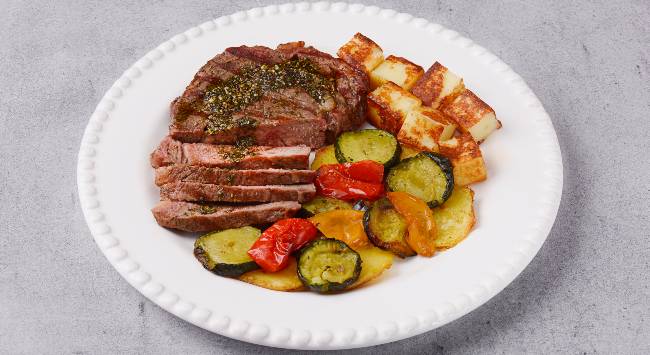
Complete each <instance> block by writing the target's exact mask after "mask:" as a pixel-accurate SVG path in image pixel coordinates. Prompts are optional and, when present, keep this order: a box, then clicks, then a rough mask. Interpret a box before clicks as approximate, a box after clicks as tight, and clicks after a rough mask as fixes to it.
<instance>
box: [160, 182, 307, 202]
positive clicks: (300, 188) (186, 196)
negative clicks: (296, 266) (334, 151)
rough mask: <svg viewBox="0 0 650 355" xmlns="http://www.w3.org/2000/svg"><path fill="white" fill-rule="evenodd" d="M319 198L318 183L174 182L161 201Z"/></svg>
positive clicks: (163, 191) (162, 192) (163, 190)
mask: <svg viewBox="0 0 650 355" xmlns="http://www.w3.org/2000/svg"><path fill="white" fill-rule="evenodd" d="M315 195H316V187H315V186H314V184H300V185H266V186H241V185H237V186H228V185H214V184H202V183H198V182H173V183H170V184H165V185H163V186H161V187H160V198H161V199H163V200H175V201H198V202H204V201H213V202H238V203H251V202H275V201H298V202H301V203H302V202H307V201H310V200H312V199H313V198H314V196H315Z"/></svg>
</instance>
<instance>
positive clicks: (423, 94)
mask: <svg viewBox="0 0 650 355" xmlns="http://www.w3.org/2000/svg"><path fill="white" fill-rule="evenodd" d="M464 88H465V85H464V84H463V79H462V78H461V77H460V76H458V75H456V74H455V73H454V72H452V71H451V70H449V69H447V68H446V67H445V66H444V65H442V64H440V63H438V62H435V63H433V65H432V66H431V68H429V69H428V70H427V72H426V73H424V75H423V76H422V77H421V78H420V79H419V80H418V81H417V82H416V83H415V86H413V88H412V90H411V92H413V95H415V96H417V97H419V98H420V100H422V103H424V104H425V105H427V106H431V107H433V108H438V107H440V105H441V103H442V102H444V101H445V100H449V99H453V97H455V95H457V94H459V93H460V92H461V91H462V90H463V89H464Z"/></svg>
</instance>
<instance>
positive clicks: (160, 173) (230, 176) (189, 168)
mask: <svg viewBox="0 0 650 355" xmlns="http://www.w3.org/2000/svg"><path fill="white" fill-rule="evenodd" d="M315 177H316V172H315V171H313V170H285V169H258V170H232V169H222V168H210V167H205V166H196V165H186V164H179V165H169V166H163V167H160V168H158V169H156V179H155V181H156V185H158V186H162V185H165V184H169V183H172V182H178V181H182V182H199V183H203V184H217V185H248V186H262V185H294V184H307V183H311V182H313V181H314V178H315Z"/></svg>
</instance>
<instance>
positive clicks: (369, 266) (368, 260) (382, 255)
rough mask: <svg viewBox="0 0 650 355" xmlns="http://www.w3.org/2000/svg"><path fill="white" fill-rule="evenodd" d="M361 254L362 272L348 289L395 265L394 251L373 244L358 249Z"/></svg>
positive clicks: (366, 281)
mask: <svg viewBox="0 0 650 355" xmlns="http://www.w3.org/2000/svg"><path fill="white" fill-rule="evenodd" d="M356 252H357V253H359V255H360V256H361V265H362V266H361V273H360V274H359V278H358V279H357V281H355V282H354V283H353V284H352V285H350V287H348V290H350V289H353V288H357V287H359V286H362V285H365V284H366V283H368V282H370V281H372V280H374V279H376V278H378V277H379V276H381V274H383V273H384V271H386V270H388V269H390V267H391V266H393V258H394V256H393V253H391V252H389V251H386V250H381V249H379V248H377V247H374V246H371V247H368V248H362V249H359V250H357V251H356Z"/></svg>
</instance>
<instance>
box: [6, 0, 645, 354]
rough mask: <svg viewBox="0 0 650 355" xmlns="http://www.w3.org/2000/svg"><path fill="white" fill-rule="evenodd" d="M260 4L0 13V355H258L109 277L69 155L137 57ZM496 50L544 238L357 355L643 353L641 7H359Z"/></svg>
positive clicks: (111, 5)
mask: <svg viewBox="0 0 650 355" xmlns="http://www.w3.org/2000/svg"><path fill="white" fill-rule="evenodd" d="M267 3H268V2H266V1H238V2H236V3H231V2H218V1H183V2H177V3H175V2H171V1H138V2H130V3H126V2H118V1H106V0H104V1H56V2H54V1H51V2H50V1H41V2H29V1H13V0H2V2H1V4H0V97H1V99H0V133H1V134H2V135H1V137H2V138H1V139H0V156H1V160H0V161H1V162H0V182H1V185H0V186H1V188H0V206H1V207H0V353H3V354H65V353H73V354H117V353H125V354H140V353H152V354H168V353H182V354H207V353H210V354H249V353H267V352H268V353H276V352H280V351H281V350H277V349H272V348H265V347H260V346H255V345H250V344H246V343H242V342H239V341H235V340H231V339H228V338H225V337H222V336H218V335H215V334H212V333H209V332H207V331H205V330H202V329H200V328H197V327H195V326H193V325H190V324H188V323H185V322H184V321H181V320H180V319H178V318H176V317H175V316H173V315H171V314H169V313H167V312H165V311H163V310H162V309H160V308H158V307H157V306H155V305H154V304H152V303H150V302H149V301H148V300H147V299H145V298H144V297H143V296H142V295H140V294H139V293H138V292H137V291H136V290H135V289H133V288H131V287H130V286H129V285H128V284H127V283H126V282H125V281H124V280H122V278H121V277H120V276H119V275H118V273H117V272H116V271H115V270H113V268H112V267H111V266H110V265H109V263H108V261H106V260H105V259H104V257H103V255H102V254H101V253H100V251H99V249H98V248H97V247H96V246H95V244H94V242H93V240H92V238H91V236H90V233H89V231H88V228H87V227H86V224H85V223H84V221H83V217H82V213H81V209H80V208H79V205H78V198H77V193H76V184H75V168H76V155H77V150H78V147H79V143H80V140H81V135H82V132H83V129H84V127H85V125H86V123H87V121H88V117H89V116H90V114H91V113H92V111H93V110H94V107H95V105H96V104H97V102H98V101H99V99H100V98H101V96H102V95H103V94H104V92H105V91H106V90H107V89H108V88H109V87H110V85H111V84H112V83H113V81H114V80H115V79H117V78H118V77H119V76H120V74H121V73H122V72H123V71H124V70H125V69H126V68H128V67H129V66H130V65H131V64H132V63H133V62H135V61H136V60H137V59H138V58H140V57H141V56H142V55H144V54H145V53H146V52H147V51H148V50H150V49H151V48H154V47H155V46H157V45H158V44H159V43H161V42H162V41H164V40H167V39H168V38H170V37H171V36H172V35H174V34H176V33H179V32H181V31H184V30H186V29H187V28H189V27H192V26H194V25H197V24H199V23H202V22H204V21H206V20H209V19H212V18H215V17H218V16H221V15H225V14H229V13H232V12H235V11H238V10H242V9H247V8H250V7H255V6H261V5H266V4H267ZM369 3H373V4H376V5H378V6H380V7H387V8H394V9H396V10H398V11H404V12H410V13H413V14H416V15H418V16H421V17H425V18H427V19H429V20H431V21H433V22H438V23H441V24H443V25H445V26H447V27H449V28H452V29H455V30H457V31H459V32H460V33H462V34H463V35H466V36H468V37H470V38H472V39H473V40H474V41H476V42H477V43H479V44H481V45H482V46H485V47H486V48H488V49H490V50H491V51H493V52H494V53H495V54H497V55H498V56H499V57H501V58H502V59H503V60H504V61H505V62H506V63H508V64H510V65H511V66H512V68H513V69H514V70H515V71H516V72H517V73H519V74H520V75H521V76H523V78H524V79H525V80H526V81H527V82H528V84H529V85H530V87H531V88H532V89H533V91H535V92H536V93H537V95H538V96H539V98H540V99H541V101H542V102H543V103H544V106H545V107H546V109H547V111H548V113H549V114H550V116H551V117H552V119H553V123H554V125H555V128H556V130H557V132H558V137H559V140H560V145H561V148H562V153H563V157H564V167H565V172H564V174H565V180H564V194H563V196H562V204H561V206H560V210H559V214H558V217H557V221H556V222H555V226H554V227H553V230H552V232H551V235H550V236H549V238H548V240H547V242H546V244H544V246H543V247H542V249H541V251H540V252H539V254H538V255H537V257H536V258H535V259H534V260H533V262H532V263H531V264H530V266H528V268H527V269H526V270H525V271H524V272H523V273H522V274H521V275H520V276H519V277H518V278H517V279H516V280H515V281H514V282H513V283H512V284H511V285H510V286H508V287H507V288H506V289H505V290H504V291H503V292H501V293H500V294H499V295H498V296H496V297H495V298H493V299H492V300H491V301H489V302H488V303H487V304H486V305H484V306H482V307H480V308H479V309H478V310H476V311H474V312H472V313H471V314H469V315H466V316H465V317H463V318H461V319H460V320H457V321H455V322H453V323H451V324H449V325H447V326H444V327H442V328H440V329H437V330H434V331H431V332H429V333H426V334H423V335H420V336H417V337H415V338H411V339H408V340H404V341H401V342H397V343H392V344H388V345H383V346H377V347H373V348H367V349H362V350H360V351H359V350H356V351H353V352H354V353H357V352H358V353H366V354H394V353H412V354H485V353H497V354H519V353H544V354H548V353H569V354H592V353H600V354H612V353H619V354H648V353H650V310H649V309H650V266H649V261H650V221H649V217H648V215H649V213H650V202H649V201H650V162H649V159H648V153H650V85H649V83H648V80H649V79H650V64H649V60H650V22H649V20H648V19H650V2H648V1H647V0H638V1H628V2H618V1H560V0H558V1H539V2H537V1H526V2H517V1H504V2H499V3H497V2H494V1H482V2H474V1H430V2H424V1H421V2H417V3H406V2H398V1H370V2H369Z"/></svg>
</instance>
